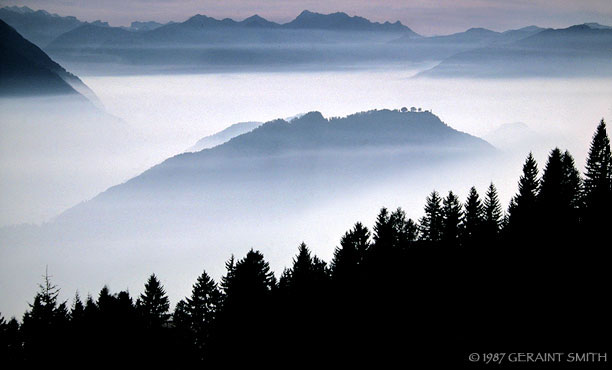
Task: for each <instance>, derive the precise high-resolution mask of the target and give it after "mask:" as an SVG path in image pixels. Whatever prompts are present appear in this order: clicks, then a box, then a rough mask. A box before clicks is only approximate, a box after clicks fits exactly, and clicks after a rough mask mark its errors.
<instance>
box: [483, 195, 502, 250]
mask: <svg viewBox="0 0 612 370" xmlns="http://www.w3.org/2000/svg"><path fill="white" fill-rule="evenodd" d="M483 208H484V209H483V216H484V219H483V224H482V227H483V238H484V242H486V243H493V242H495V241H496V240H497V237H498V234H499V232H500V229H501V228H502V225H503V222H504V220H503V219H504V216H503V212H502V207H501V204H500V203H499V196H498V195H497V188H495V185H493V183H491V184H490V185H489V187H488V188H487V193H486V195H485V200H484V207H483Z"/></svg>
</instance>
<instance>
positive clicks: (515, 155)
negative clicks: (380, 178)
mask: <svg viewBox="0 0 612 370" xmlns="http://www.w3.org/2000/svg"><path fill="white" fill-rule="evenodd" d="M414 74H415V71H412V70H399V69H397V68H395V69H391V70H384V69H375V70H370V71H364V70H359V71H343V72H338V71H336V72H293V73H288V72H282V73H281V72H279V73H223V74H198V75H146V76H84V77H82V79H83V81H84V82H85V83H86V84H87V85H88V86H89V87H90V88H91V89H92V90H93V91H94V92H95V93H96V94H97V96H98V97H99V98H100V100H101V102H102V104H103V105H104V107H105V110H106V112H108V113H109V114H110V116H112V117H116V118H118V119H120V120H121V122H123V124H124V125H125V126H126V127H124V128H125V129H126V130H127V131H126V132H129V139H128V140H127V142H122V143H121V145H120V146H117V147H115V148H113V152H112V153H113V158H120V162H121V165H116V164H115V162H113V163H110V164H109V163H108V162H109V160H108V158H107V160H106V161H105V160H104V159H99V160H98V161H97V162H96V161H95V159H96V158H94V157H92V158H91V163H99V164H98V165H94V166H87V173H86V175H85V176H80V177H79V176H78V173H76V170H77V169H78V167H75V168H74V170H73V171H72V175H67V171H43V170H44V169H41V168H38V167H36V166H33V165H31V164H32V163H35V164H37V166H45V162H44V161H40V160H37V159H36V158H34V159H32V158H31V156H34V157H35V156H36V154H37V148H36V146H33V147H23V145H29V144H27V143H28V141H27V140H25V141H24V142H23V143H25V144H23V145H21V142H20V143H18V144H15V143H13V147H15V148H17V147H19V149H20V150H21V151H22V152H23V153H27V156H28V160H27V161H25V162H24V161H23V160H22V159H20V154H19V153H21V152H20V151H19V150H17V149H15V150H14V152H15V153H17V154H15V155H10V156H9V155H8V151H6V150H4V151H3V152H2V158H0V159H1V161H0V164H1V165H2V168H11V169H18V171H17V170H15V171H13V172H11V171H3V179H2V184H0V185H2V186H3V189H8V190H10V191H11V192H13V193H11V194H8V193H6V192H5V191H4V190H3V192H4V194H3V195H2V197H1V198H0V202H2V204H0V206H1V209H2V210H3V215H2V225H9V224H16V223H22V222H34V223H40V222H42V221H47V220H50V219H52V218H53V216H55V215H57V214H59V213H61V212H62V211H63V210H64V209H66V208H68V207H69V206H70V205H71V204H76V203H78V202H80V201H84V200H87V199H89V198H91V197H93V196H94V195H95V194H96V193H97V192H100V191H103V190H105V189H106V188H108V187H109V186H112V185H114V184H117V183H119V182H122V181H125V180H126V179H128V178H130V177H132V176H134V175H137V174H139V173H140V172H142V171H144V170H146V169H147V168H148V167H150V166H152V165H154V164H156V163H159V162H161V161H162V160H164V159H165V158H167V157H169V156H172V155H175V154H177V153H180V152H182V151H184V150H186V149H187V148H189V147H191V146H192V145H193V144H194V143H195V142H196V141H197V140H199V139H200V138H202V137H204V136H207V135H210V134H213V133H215V132H217V131H220V130H222V129H224V128H226V127H227V126H229V125H231V124H233V123H236V122H241V121H262V122H264V121H268V120H272V119H275V118H286V117H292V116H294V115H296V114H300V113H305V112H309V111H315V110H316V111H320V112H321V113H322V114H323V115H324V116H326V117H332V116H345V115H348V114H351V113H355V112H359V111H366V110H370V109H383V108H389V109H399V108H401V107H408V108H410V107H413V106H414V107H417V108H422V109H427V110H431V111H432V112H433V113H434V114H436V115H438V116H439V117H440V118H441V119H442V121H444V122H445V123H446V124H448V125H450V126H451V127H453V128H456V129H458V130H460V131H464V132H467V133H470V134H473V135H476V136H480V137H484V138H485V139H487V138H490V140H491V142H492V144H494V145H496V146H497V147H499V148H500V152H501V154H502V155H501V156H499V157H496V158H495V160H494V161H493V160H490V159H487V158H483V159H482V160H481V161H478V162H474V163H469V164H466V165H465V166H464V167H461V168H448V169H446V170H444V171H440V170H439V169H431V170H428V168H427V164H423V167H424V169H423V172H422V174H421V175H422V176H416V177H415V176H412V177H409V178H405V179H401V180H400V181H395V182H393V183H388V184H385V183H381V184H380V185H379V186H377V187H375V188H372V189H370V190H369V191H367V193H362V194H350V195H347V196H346V197H343V196H338V198H337V199H336V200H335V201H333V202H329V203H326V204H317V205H313V206H312V207H310V208H307V209H301V210H290V209H288V210H287V213H286V214H281V215H278V220H277V221H276V222H269V221H262V223H261V224H253V225H246V226H245V225H241V228H240V229H239V230H240V231H239V232H236V229H233V228H232V227H231V226H226V227H223V226H219V225H216V226H215V227H219V229H218V232H217V234H219V235H213V234H214V233H213V234H211V233H212V231H214V228H210V227H207V225H184V227H185V230H194V229H197V228H200V229H201V230H202V232H201V233H195V234H191V235H189V234H187V233H184V234H181V235H167V236H166V237H164V238H160V237H156V238H155V239H147V238H146V237H143V238H142V239H140V240H126V241H122V242H116V243H110V242H107V241H105V240H99V241H97V242H96V243H92V244H91V245H88V246H82V245H75V246H71V247H70V248H71V249H64V247H63V245H62V244H61V243H55V244H57V245H54V248H55V249H54V250H52V251H49V250H47V249H44V248H43V247H42V246H41V247H40V248H41V249H40V253H39V252H38V249H34V250H35V251H37V252H28V253H38V254H37V258H32V257H31V256H28V254H27V253H26V252H24V253H23V254H21V252H19V253H17V254H19V256H17V257H15V256H14V255H13V254H9V252H7V248H5V247H6V244H7V243H12V242H13V240H3V241H1V242H2V243H3V244H4V245H3V246H2V252H1V254H0V260H1V261H2V262H1V265H0V282H1V286H0V312H2V313H3V315H4V316H9V317H10V315H17V316H18V317H20V316H21V314H22V313H23V312H24V310H25V309H26V308H27V303H26V302H28V301H30V302H31V299H32V297H33V296H34V293H35V292H36V289H37V283H39V282H40V275H41V274H43V273H44V270H45V266H46V265H48V266H49V270H50V273H51V274H52V275H53V279H54V283H56V284H57V285H58V286H60V287H61V288H62V292H61V298H62V299H67V300H71V299H72V296H73V295H74V292H75V291H76V290H79V292H80V294H81V296H82V297H84V296H86V295H87V293H91V294H93V295H94V296H95V295H97V292H98V291H99V290H100V289H101V288H102V286H103V285H104V284H109V285H110V288H111V290H113V291H118V290H121V289H129V290H130V292H131V293H132V294H134V295H136V294H139V292H140V291H141V290H142V286H143V284H144V282H145V280H146V278H147V276H148V274H150V273H152V272H155V273H157V274H158V276H160V278H161V279H162V282H163V283H164V284H165V286H166V288H167V290H168V293H169V295H170V298H171V300H172V302H173V304H174V303H176V302H177V300H178V299H180V298H182V297H184V296H186V295H187V294H189V291H190V289H191V285H192V284H193V282H194V281H195V278H196V277H197V276H198V275H199V274H200V273H201V271H202V269H204V268H205V269H206V270H207V271H208V272H209V273H211V275H213V276H214V277H215V278H219V277H220V276H221V275H222V274H223V272H224V271H223V263H222V261H224V260H226V259H227V258H229V256H230V255H231V254H232V253H234V254H236V256H237V257H241V256H242V255H244V253H245V252H246V251H247V250H248V249H249V248H251V247H253V248H257V249H261V250H262V251H263V252H264V254H265V255H266V258H267V259H268V260H269V261H270V262H271V265H272V268H273V270H274V271H275V272H276V273H277V274H278V273H280V272H282V269H283V267H285V266H287V265H289V264H290V263H291V258H292V256H293V255H294V254H295V253H296V251H297V245H298V244H299V242H301V241H305V242H306V243H307V244H308V245H309V247H311V248H312V249H313V251H314V252H315V253H316V254H317V255H319V256H320V257H322V258H323V259H325V260H327V261H329V260H330V258H331V257H332V254H333V249H334V247H335V246H337V245H338V242H339V239H340V237H341V235H342V233H343V232H344V231H346V230H347V229H348V228H350V227H351V226H352V224H353V223H354V222H355V221H358V220H359V221H362V222H363V223H364V224H366V225H367V226H368V227H370V226H371V225H372V223H373V222H374V219H375V216H376V212H377V211H378V209H380V207H382V206H387V207H389V208H395V207H398V206H401V207H402V208H404V209H405V210H406V212H407V214H408V216H409V217H412V218H414V219H418V218H419V217H421V216H422V208H423V203H424V198H425V196H426V195H427V194H428V193H429V192H430V191H431V190H433V189H437V190H438V191H440V192H441V193H443V194H446V193H447V192H448V191H449V190H451V189H452V190H454V191H455V192H456V193H458V194H459V195H460V197H461V198H462V199H465V195H466V194H467V192H468V190H469V186H471V185H475V186H477V188H478V190H479V191H480V193H481V194H483V193H484V191H485V188H486V186H487V185H488V184H489V182H491V181H493V182H494V183H495V184H496V185H497V187H498V189H499V192H500V198H501V200H502V202H503V205H504V207H505V206H506V205H507V203H508V200H509V199H510V197H511V196H512V195H513V194H514V193H515V191H516V181H517V180H518V176H519V175H520V172H521V166H522V162H523V160H524V158H525V157H526V155H527V154H528V152H529V151H533V152H534V154H535V156H536V159H537V160H538V161H539V163H540V166H543V164H544V162H545V159H546V155H547V153H548V151H549V150H550V149H552V148H553V147H554V146H559V147H560V148H562V149H569V150H570V151H571V152H572V153H573V154H574V156H575V158H576V163H577V165H578V166H579V168H580V169H583V168H584V160H585V156H586V153H587V150H588V145H589V142H590V140H591V136H592V134H593V131H594V129H595V127H596V125H597V124H598V122H599V120H600V119H602V118H605V119H606V120H607V121H610V119H611V118H612V78H607V79H478V80H474V79H425V78H418V79H415V78H411V77H412V76H413V75H414ZM0 108H2V110H0V112H2V113H0V114H2V120H3V121H4V122H2V124H3V127H5V126H7V122H6V120H7V117H8V115H6V114H4V112H7V111H8V110H9V109H8V108H9V106H8V104H7V103H4V105H2V106H0ZM517 122H522V123H524V125H521V126H520V127H522V129H521V130H519V131H517V130H505V131H498V132H496V130H497V129H498V128H499V127H500V126H502V125H504V124H507V123H517ZM8 126H10V128H11V135H15V137H18V136H19V135H20V134H21V135H23V136H24V137H27V136H28V135H29V133H28V132H27V131H26V132H21V133H20V132H19V127H20V123H19V122H17V123H14V124H12V125H8ZM24 127H25V129H27V130H33V129H34V130H35V129H36V128H32V126H31V125H30V126H24ZM25 129H24V130H25ZM56 139H57V140H59V141H60V142H61V138H53V140H56ZM37 143H38V142H35V143H34V144H32V145H38V144H37ZM3 147H6V145H4V144H3ZM58 148H59V149H57V148H55V149H57V150H60V149H61V145H59V144H58ZM3 149H4V148H3ZM55 149H54V150H55ZM60 151H61V150H60ZM54 153H55V152H54ZM96 153H104V152H103V151H95V152H93V154H91V155H92V156H96V155H98V154H96ZM69 154H70V155H75V153H74V152H70V153H69ZM25 155H26V154H24V156H25ZM100 155H107V154H100ZM53 158H58V159H57V160H55V159H54V160H53V161H54V166H58V167H61V164H62V163H58V161H60V162H61V158H62V156H61V155H57V156H56V157H53ZM66 161H67V163H68V159H66ZM88 163H89V159H88ZM96 166H98V167H96ZM97 168H99V169H100V171H96V169H97ZM113 169H114V172H113ZM69 170H70V168H69ZM41 171H43V173H44V176H41V175H40V173H41ZM13 173H18V176H17V175H15V176H16V177H15V178H8V177H9V176H11V174H13ZM68 173H69V174H70V172H69V171H68ZM37 176H38V178H37ZM33 179H34V180H33ZM77 179H78V181H79V182H78V184H79V186H75V183H76V182H75V181H76V180H77ZM21 182H27V183H24V184H22V183H21ZM5 184H9V185H10V186H8V185H7V186H4V185H5ZM20 185H23V186H20ZM20 189H23V190H22V191H20ZM58 189H59V190H58ZM8 190H7V191H8ZM37 192H39V193H40V194H39V195H37ZM41 194H42V195H41ZM45 194H47V195H45ZM48 194H52V196H48ZM339 195H342V194H339ZM41 199H43V200H44V203H43V202H42V201H41ZM16 200H18V201H16ZM41 207H44V208H45V212H41V211H40V208H41ZM211 229H212V230H211ZM221 234H223V235H221ZM211 235H212V237H211ZM68 239H69V238H68ZM66 243H69V241H68V242H66ZM18 244H19V243H18V241H17V240H15V245H18ZM68 250H70V252H68ZM11 253H13V252H11ZM15 261H19V263H17V262H15ZM24 261H25V262H24ZM17 275H18V276H17Z"/></svg>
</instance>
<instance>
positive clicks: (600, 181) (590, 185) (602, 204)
mask: <svg viewBox="0 0 612 370" xmlns="http://www.w3.org/2000/svg"><path fill="white" fill-rule="evenodd" d="M584 202H585V212H584V213H585V214H584V217H585V222H586V224H587V225H588V226H587V230H586V234H587V235H589V237H591V238H597V237H602V236H603V233H602V231H603V229H604V228H606V227H607V226H608V225H609V224H610V222H611V220H612V218H611V217H610V212H609V210H610V207H611V206H612V158H611V154H610V138H609V137H608V133H607V131H606V123H605V122H604V120H603V119H602V120H601V122H600V123H599V125H598V126H597V130H596V131H595V134H594V135H593V139H592V141H591V146H590V148H589V154H588V157H587V163H586V172H585V174H584Z"/></svg>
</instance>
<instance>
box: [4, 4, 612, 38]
mask: <svg viewBox="0 0 612 370" xmlns="http://www.w3.org/2000/svg"><path fill="white" fill-rule="evenodd" d="M6 5H18V6H24V5H25V6H28V7H30V8H32V9H34V10H38V9H45V10H47V11H49V12H51V13H57V14H59V15H62V16H66V15H74V16H76V17H77V18H79V19H81V20H85V21H94V20H98V19H100V20H103V21H108V22H109V23H110V24H111V25H114V26H120V25H129V24H130V22H132V21H147V20H154V21H158V22H168V21H184V20H186V19H187V18H189V17H190V16H192V15H194V14H205V15H208V16H212V17H215V18H225V17H229V18H233V19H236V20H241V19H244V18H246V17H249V16H251V15H253V14H259V15H260V16H262V17H264V18H267V19H269V20H272V21H276V22H279V23H284V22H287V21H290V20H291V19H293V18H295V17H296V16H297V15H298V14H299V13H300V12H301V11H302V10H304V9H308V10H311V11H316V12H320V13H331V12H336V11H342V12H345V13H348V14H349V15H359V16H363V17H366V18H368V19H370V20H373V21H379V22H383V21H387V20H388V21H391V22H394V21H397V20H399V21H401V22H402V23H403V24H405V25H407V26H408V27H410V28H412V29H413V30H414V31H416V32H418V33H421V34H423V35H433V34H448V33H453V32H459V31H464V30H466V29H467V28H470V27H485V28H489V29H492V30H496V31H503V30H507V29H512V28H520V27H524V26H529V25H533V24H535V25H538V26H541V27H554V28H561V27H567V26H570V25H573V24H580V23H585V22H598V23H602V24H607V25H612V0H333V1H329V0H325V1H323V0H0V6H6Z"/></svg>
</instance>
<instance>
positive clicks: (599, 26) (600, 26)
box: [584, 22, 612, 30]
mask: <svg viewBox="0 0 612 370" xmlns="http://www.w3.org/2000/svg"><path fill="white" fill-rule="evenodd" d="M584 25H585V26H587V27H589V28H591V29H594V30H610V29H612V27H610V26H606V25H603V24H599V23H596V22H590V23H585V24H584Z"/></svg>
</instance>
